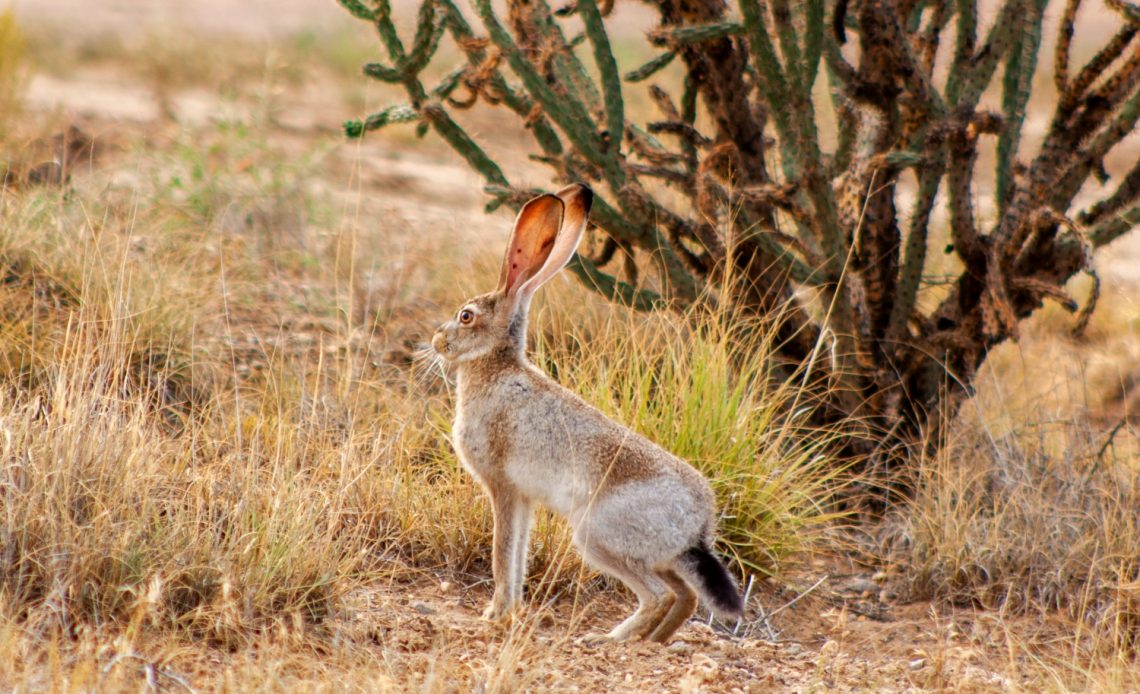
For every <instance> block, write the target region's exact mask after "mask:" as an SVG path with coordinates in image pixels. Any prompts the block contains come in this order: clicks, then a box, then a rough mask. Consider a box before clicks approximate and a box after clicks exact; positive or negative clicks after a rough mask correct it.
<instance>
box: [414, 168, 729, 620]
mask: <svg viewBox="0 0 1140 694" xmlns="http://www.w3.org/2000/svg"><path fill="white" fill-rule="evenodd" d="M592 201H593V191H591V190H590V188H589V187H588V186H586V185H582V184H575V185H571V186H568V187H566V188H564V189H562V190H560V191H559V192H558V194H557V195H550V194H546V195H540V196H538V197H536V198H534V199H533V200H531V201H530V202H528V203H527V204H526V205H524V206H523V208H522V210H521V211H520V212H519V215H518V218H517V219H516V220H515V227H514V231H513V232H512V233H511V239H510V243H509V245H508V246H507V252H506V255H505V256H504V258H503V266H502V270H501V272H500V275H499V287H498V289H496V290H495V291H493V292H491V293H489V294H483V295H482V296H477V297H475V298H474V299H471V300H470V301H468V302H467V303H465V304H464V305H463V306H462V308H460V309H459V311H458V313H456V315H455V317H454V318H453V319H452V320H450V321H448V322H447V323H444V324H443V325H442V326H440V328H439V329H438V330H437V331H436V333H435V335H434V336H433V337H432V347H434V349H435V351H436V352H438V353H439V355H441V356H442V357H443V358H444V359H445V360H446V361H448V362H450V363H452V364H453V365H454V366H455V372H456V377H457V403H456V408H455V424H454V429H453V432H452V436H453V441H454V444H455V449H456V451H457V452H458V454H459V458H460V460H461V461H462V463H463V465H464V467H466V468H467V470H468V471H470V472H471V474H472V475H474V476H475V478H476V479H477V480H478V481H479V482H480V483H481V484H482V485H483V487H484V488H485V489H486V490H487V494H488V495H489V496H490V498H491V504H492V507H493V509H494V518H495V530H494V555H493V558H492V572H493V574H494V579H495V592H494V597H493V598H492V600H491V604H490V605H489V606H488V607H487V609H486V611H485V612H484V613H483V616H484V618H486V619H491V620H499V619H502V618H504V617H506V616H508V615H509V614H510V612H511V611H512V610H513V609H514V608H515V607H516V605H517V604H518V603H519V600H520V599H521V597H522V583H523V577H524V574H525V568H526V557H527V545H528V539H529V535H530V529H531V517H532V510H533V505H534V504H542V505H543V506H546V507H547V508H549V509H551V510H553V511H554V512H556V513H558V514H560V515H562V516H565V517H566V518H568V519H569V521H570V525H571V527H572V529H573V538H574V544H575V546H576V547H577V548H578V550H579V551H580V552H581V553H582V556H583V557H584V558H585V560H586V561H587V563H589V564H591V565H592V566H594V567H596V568H598V569H600V570H601V571H604V572H605V573H607V574H610V575H611V576H614V577H616V578H618V579H620V580H621V581H622V582H623V583H625V584H626V585H627V586H629V588H630V589H631V590H633V592H634V593H635V594H636V595H637V598H638V601H639V605H638V608H637V611H636V612H635V613H634V614H633V615H632V616H631V617H629V618H628V619H626V620H625V621H624V622H622V623H621V624H619V625H618V626H617V627H615V628H614V629H613V630H612V631H611V632H609V633H608V634H606V635H604V636H597V637H594V638H596V639H598V640H615V641H616V640H623V639H629V638H647V639H650V640H652V641H657V642H665V641H666V640H668V639H669V637H670V636H672V635H673V633H674V632H675V631H676V630H677V629H678V628H679V627H680V626H681V625H682V624H684V623H685V621H686V620H688V618H689V617H690V616H691V615H692V614H693V612H694V611H695V610H696V606H697V595H696V593H695V592H694V590H693V587H695V588H696V590H697V592H699V593H700V595H701V596H702V597H703V598H704V599H705V600H706V601H707V603H708V604H709V605H710V607H711V608H712V609H713V611H714V612H716V613H717V614H719V615H720V616H723V617H726V618H732V617H739V616H740V615H741V614H742V611H743V607H744V606H743V602H742V600H741V597H740V592H739V590H738V588H737V586H736V584H735V582H734V581H733V579H732V578H731V577H730V576H729V574H728V571H727V570H726V569H725V567H724V565H723V564H721V562H720V561H719V560H718V559H717V558H716V557H715V556H714V555H713V553H712V551H711V547H712V541H713V532H714V528H715V526H716V510H715V504H714V499H713V494H712V490H711V489H710V488H709V485H708V482H706V481H705V479H704V478H703V477H702V476H701V474H700V473H699V472H697V471H696V470H695V469H693V468H692V467H691V466H689V465H688V464H687V463H685V462H684V461H682V460H680V459H679V458H677V457H675V456H673V455H672V454H670V453H669V452H667V451H665V450H664V449H663V448H661V447H659V446H657V445H656V444H654V443H653V442H651V441H649V440H648V439H645V438H643V437H642V436H640V435H638V434H636V433H634V432H632V431H630V430H629V429H627V428H625V427H623V426H622V425H620V424H617V423H616V422H614V421H613V420H611V419H609V418H607V417H606V416H605V415H603V414H602V413H601V412H600V411H598V410H597V409H595V408H594V407H592V406H590V405H588V404H586V402H584V401H583V400H582V399H580V398H579V397H578V396H576V395H575V394H574V393H572V392H570V391H569V390H567V389H565V388H563V387H562V386H560V385H558V384H557V383H555V382H554V381H553V380H551V379H550V378H549V377H547V376H546V375H545V374H544V373H542V371H541V370H539V369H538V368H537V367H535V366H533V365H532V364H531V363H530V362H529V361H528V360H527V358H526V322H527V310H528V308H529V306H530V301H531V298H532V297H533V296H534V293H535V291H536V290H537V289H538V288H539V287H540V286H542V285H543V284H544V283H545V282H546V281H547V280H549V279H550V278H551V277H553V276H554V275H555V274H556V273H557V272H558V271H559V270H561V269H562V268H563V267H564V266H565V265H566V264H567V263H568V262H570V258H571V257H572V256H573V255H574V250H575V248H577V246H578V242H579V240H580V239H581V238H582V233H583V232H584V231H585V229H586V218H587V216H588V215H589V213H590V205H591V203H592Z"/></svg>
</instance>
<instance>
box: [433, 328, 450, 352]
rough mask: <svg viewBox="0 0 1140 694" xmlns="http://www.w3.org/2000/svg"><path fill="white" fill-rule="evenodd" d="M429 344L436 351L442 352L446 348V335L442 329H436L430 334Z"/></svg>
mask: <svg viewBox="0 0 1140 694" xmlns="http://www.w3.org/2000/svg"><path fill="white" fill-rule="evenodd" d="M431 346H432V347H434V348H435V351H437V352H443V351H444V350H446V349H447V336H446V335H444V334H443V331H442V330H437V331H436V333H435V335H432V336H431Z"/></svg>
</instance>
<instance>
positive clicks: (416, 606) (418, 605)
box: [412, 602, 435, 614]
mask: <svg viewBox="0 0 1140 694" xmlns="http://www.w3.org/2000/svg"><path fill="white" fill-rule="evenodd" d="M412 609H413V610H415V611H416V612H419V613H420V614H435V609H434V608H432V607H428V606H427V605H425V604H423V603H422V602H415V603H412Z"/></svg>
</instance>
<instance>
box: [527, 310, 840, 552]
mask: <svg viewBox="0 0 1140 694" xmlns="http://www.w3.org/2000/svg"><path fill="white" fill-rule="evenodd" d="M574 304H578V305H581V302H579V301H573V302H570V305H574ZM551 312H552V313H554V314H555V316H554V327H553V331H554V333H555V334H556V335H557V337H555V338H554V341H553V342H549V341H547V342H543V343H542V344H541V345H540V349H539V355H538V360H539V361H540V363H541V362H549V363H551V364H553V365H554V366H555V367H556V368H557V369H558V378H559V380H560V381H561V382H562V383H563V384H564V385H566V386H568V387H569V388H570V389H571V390H574V391H575V392H577V393H579V394H580V395H582V396H583V397H584V398H585V399H586V400H588V401H589V402H591V403H593V404H594V405H596V406H598V407H599V408H601V409H602V410H603V411H604V412H606V413H607V414H609V415H610V416H612V417H613V418H614V419H615V420H617V421H619V422H621V423H623V424H625V425H627V426H629V427H631V428H633V429H634V430H635V431H637V432H638V433H641V434H643V435H645V436H647V437H648V438H650V439H651V440H653V441H655V442H657V443H658V444H660V445H661V446H663V447H664V448H666V449H668V450H669V451H672V452H673V453H674V454H676V455H678V456H679V457H681V458H683V459H685V460H687V461H689V462H691V463H692V464H693V465H694V466H696V467H697V468H698V469H699V470H700V471H701V472H703V473H704V474H705V475H707V476H708V477H709V479H710V480H711V482H712V484H713V488H714V490H715V491H716V493H717V497H718V501H719V505H720V510H721V541H722V543H723V544H724V549H726V550H727V551H729V552H730V553H732V554H733V555H735V556H736V557H737V558H738V559H739V560H740V562H741V563H742V564H743V565H744V566H746V567H748V568H749V569H750V570H753V571H760V572H763V573H767V574H771V573H773V572H774V571H775V570H776V569H777V567H778V566H780V564H781V562H782V561H783V560H785V559H787V558H789V557H791V556H793V555H795V554H796V553H798V552H802V551H805V550H809V549H812V548H813V546H814V545H815V543H816V542H817V541H818V540H819V539H820V533H821V531H823V530H824V529H825V528H826V527H828V526H829V524H831V523H832V522H833V521H834V520H836V519H837V517H838V516H837V514H836V511H835V508H834V507H833V505H832V502H833V501H834V496H835V494H836V492H838V491H839V490H840V489H841V488H842V487H843V486H844V484H845V482H846V481H845V476H844V473H843V466H842V465H840V464H839V463H838V462H837V461H835V460H833V459H831V458H829V457H828V456H827V455H826V454H825V450H826V448H827V445H828V443H829V442H830V441H832V440H834V436H835V435H834V434H831V435H829V434H828V433H827V432H819V431H814V432H809V431H808V430H807V429H806V428H805V427H801V426H799V425H798V424H797V422H798V421H799V420H798V419H797V416H800V417H802V416H803V415H804V414H805V411H803V410H799V411H798V415H795V414H790V412H791V411H792V406H793V405H794V403H795V401H796V396H797V387H796V385H795V382H794V380H792V381H788V380H783V381H779V382H778V381H777V379H775V378H774V377H773V373H772V362H771V361H770V357H771V349H770V345H769V343H768V340H769V334H768V333H767V332H766V331H765V326H764V325H762V324H759V323H757V324H754V325H742V324H741V323H739V322H735V323H734V322H733V321H729V320H725V317H724V316H698V315H690V316H683V317H676V316H673V315H670V314H666V313H657V314H651V315H648V316H646V315H644V314H627V313H624V312H620V311H616V310H607V311H606V312H605V313H604V314H601V315H599V316H596V317H595V318H594V319H593V320H589V319H586V320H583V319H582V317H580V316H576V317H571V316H569V315H562V316H559V315H558V313H560V312H559V311H558V310H552V311H551ZM726 326H731V327H726Z"/></svg>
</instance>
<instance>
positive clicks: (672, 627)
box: [646, 569, 697, 643]
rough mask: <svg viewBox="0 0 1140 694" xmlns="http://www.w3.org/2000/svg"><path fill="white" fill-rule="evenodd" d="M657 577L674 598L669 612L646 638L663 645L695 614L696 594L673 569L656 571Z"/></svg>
mask: <svg viewBox="0 0 1140 694" xmlns="http://www.w3.org/2000/svg"><path fill="white" fill-rule="evenodd" d="M657 575H658V576H660V577H661V580H662V581H664V582H665V584H666V585H668V586H669V588H670V589H671V590H672V591H673V595H674V596H675V598H674V600H673V602H672V606H671V607H670V608H669V611H668V612H667V613H665V615H664V616H663V617H662V618H661V621H660V622H659V623H658V624H657V625H656V626H655V627H654V629H653V631H652V632H650V633H649V635H648V636H647V637H646V638H648V639H649V640H650V641H656V642H657V643H665V642H666V641H668V640H669V638H670V637H671V636H673V634H674V633H675V632H676V631H677V629H679V628H680V627H681V625H682V624H684V623H685V622H686V621H688V619H689V617H692V616H693V613H694V612H696V610H697V594H696V592H695V591H694V590H693V588H692V587H691V586H690V585H689V584H688V582H686V581H685V579H684V578H681V575H680V574H678V573H677V572H676V571H674V570H673V569H664V570H661V571H658V572H657Z"/></svg>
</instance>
